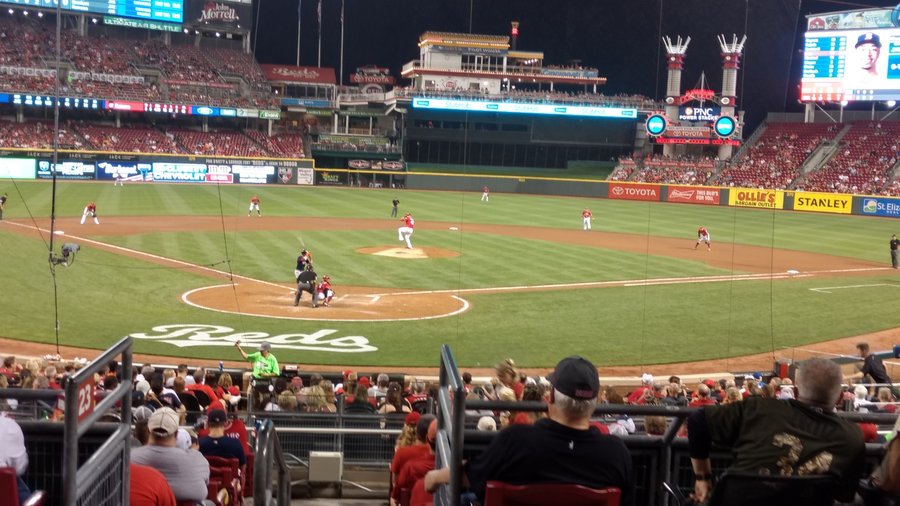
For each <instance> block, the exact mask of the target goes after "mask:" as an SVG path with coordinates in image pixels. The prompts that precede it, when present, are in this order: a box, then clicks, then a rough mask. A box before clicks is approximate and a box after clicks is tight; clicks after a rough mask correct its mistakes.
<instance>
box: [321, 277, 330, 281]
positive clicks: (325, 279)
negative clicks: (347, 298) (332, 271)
mask: <svg viewBox="0 0 900 506" xmlns="http://www.w3.org/2000/svg"><path fill="white" fill-rule="evenodd" d="M322 281H331V276H322Z"/></svg>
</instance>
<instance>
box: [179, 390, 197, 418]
mask: <svg viewBox="0 0 900 506" xmlns="http://www.w3.org/2000/svg"><path fill="white" fill-rule="evenodd" d="M178 400H179V401H181V404H183V405H184V409H185V411H186V417H185V418H186V421H187V424H188V425H193V424H194V423H196V422H197V418H198V417H199V416H200V413H202V412H203V408H201V407H200V401H198V400H197V397H195V396H194V395H192V394H191V393H190V392H182V393H180V394H178Z"/></svg>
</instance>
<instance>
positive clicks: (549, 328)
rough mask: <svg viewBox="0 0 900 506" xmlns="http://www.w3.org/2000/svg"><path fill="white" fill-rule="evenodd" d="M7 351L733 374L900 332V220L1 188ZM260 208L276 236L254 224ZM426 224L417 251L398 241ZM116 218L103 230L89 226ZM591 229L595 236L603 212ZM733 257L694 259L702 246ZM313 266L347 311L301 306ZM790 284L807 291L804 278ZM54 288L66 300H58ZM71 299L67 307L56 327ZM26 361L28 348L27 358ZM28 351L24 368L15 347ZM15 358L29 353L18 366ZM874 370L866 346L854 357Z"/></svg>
mask: <svg viewBox="0 0 900 506" xmlns="http://www.w3.org/2000/svg"><path fill="white" fill-rule="evenodd" d="M3 192H8V193H9V201H8V202H7V205H6V210H5V212H4V215H3V221H2V222H0V284H2V293H3V296H2V300H0V336H2V337H5V338H9V339H12V340H16V341H28V342H34V343H52V344H55V343H56V332H55V330H54V321H55V320H56V319H58V322H59V343H60V344H61V345H66V346H76V347H81V348H92V349H104V348H106V347H108V346H109V345H110V344H112V343H114V342H115V341H117V340H118V339H120V338H121V337H123V336H125V335H129V334H130V335H132V336H134V338H135V351H136V352H138V353H144V354H153V355H163V356H169V357H184V358H196V359H204V360H216V361H217V360H220V359H222V358H225V359H232V360H234V359H236V358H238V357H237V354H236V352H235V351H234V350H233V349H232V348H231V347H230V346H231V345H232V344H233V342H234V340H236V339H241V340H242V341H243V342H245V343H253V342H259V341H263V340H265V341H269V342H271V343H272V344H273V348H274V349H273V351H274V352H275V354H276V356H277V357H278V358H279V360H280V361H281V362H282V363H299V364H321V365H341V366H357V367H359V366H372V367H382V366H383V367H403V366H428V367H434V366H436V365H437V363H438V353H439V346H440V345H441V344H443V343H448V344H450V345H451V346H452V347H453V350H454V354H455V356H456V359H457V361H458V363H460V364H461V365H462V366H464V367H478V366H487V365H490V364H493V363H495V362H496V361H497V360H499V359H501V358H503V357H506V356H512V357H515V359H516V361H517V363H518V364H519V365H521V366H525V367H537V368H540V367H550V366H552V365H553V364H555V363H556V362H557V361H558V360H559V359H560V358H561V357H564V356H566V355H570V354H573V353H578V354H582V355H585V356H587V357H589V358H591V359H592V360H594V361H595V362H596V363H597V364H598V365H599V366H601V367H603V366H625V365H629V366H643V365H645V364H668V363H676V362H697V361H702V360H711V359H727V358H732V357H742V356H746V355H751V354H758V353H770V352H772V351H773V350H776V349H781V348H791V347H803V346H808V345H812V344H814V343H822V342H826V341H832V340H836V339H841V338H848V337H854V336H861V335H865V334H870V333H873V332H879V331H884V330H886V329H895V328H898V327H900V311H897V300H898V296H900V277H898V272H897V271H895V270H893V269H891V268H890V261H889V260H890V258H889V254H888V239H889V237H890V235H891V233H894V232H896V231H897V229H898V228H900V227H898V224H897V222H896V221H894V220H891V219H888V218H873V217H856V216H837V215H821V214H811V213H800V212H788V211H771V210H756V209H744V208H732V207H719V206H692V205H684V204H668V203H646V202H625V201H613V200H600V199H584V198H571V197H551V196H526V195H511V194H499V193H493V194H491V198H490V202H488V203H484V202H480V197H481V193H480V192H477V193H475V192H473V193H459V192H432V191H412V190H388V189H349V188H326V187H289V186H266V187H251V186H237V185H234V186H232V185H223V186H213V185H177V184H158V183H157V184H127V185H126V186H125V187H124V188H116V187H114V186H113V184H112V183H105V184H103V183H83V182H60V183H59V184H58V187H57V190H56V213H57V222H56V229H57V231H58V233H57V235H55V236H54V241H55V246H56V248H55V249H56V250H57V251H58V250H59V247H60V246H61V245H62V244H63V243H76V244H78V245H79V246H80V247H81V249H80V251H79V252H78V253H77V254H76V256H75V259H74V262H72V263H71V264H70V265H69V266H64V265H59V266H57V267H56V268H55V274H54V271H51V269H50V268H49V267H48V262H47V246H48V243H49V240H50V234H49V222H50V220H49V216H50V212H51V210H50V203H51V200H52V199H51V185H50V184H49V183H48V182H36V181H27V182H23V181H10V180H5V181H2V182H0V193H3ZM254 194H258V195H259V197H260V200H261V206H260V207H261V209H262V216H261V217H257V216H256V214H255V213H254V215H253V216H250V217H248V216H247V206H248V203H249V199H250V197H252V196H253V195H254ZM394 197H396V198H398V199H399V200H400V216H402V215H403V214H404V213H405V212H407V211H409V212H411V213H412V215H413V216H414V217H415V220H416V226H415V233H414V234H413V236H412V243H413V245H414V249H412V250H408V249H406V248H405V246H404V244H403V243H401V242H400V241H399V240H398V236H397V228H398V227H399V226H400V222H399V219H398V218H399V217H398V218H391V217H390V210H391V200H392V199H393V198H394ZM91 200H93V201H95V202H96V203H97V211H98V216H99V220H100V224H99V225H95V224H94V223H92V222H91V220H87V221H86V222H85V224H83V225H82V224H80V223H79V222H80V219H81V213H82V209H83V208H84V206H85V204H86V203H87V202H89V201H91ZM585 207H589V208H591V210H592V211H593V214H594V216H595V221H594V223H593V230H591V231H583V230H582V220H581V211H582V209H584V208H585ZM700 225H703V226H705V227H707V228H708V229H709V231H710V234H711V238H712V250H711V251H706V249H705V247H702V246H701V248H699V249H697V250H694V243H695V239H696V231H697V228H698V226H700ZM303 248H306V249H308V250H310V251H311V252H312V254H313V261H314V265H315V270H316V272H317V273H318V275H319V277H320V278H321V276H323V275H326V274H327V275H330V276H331V280H332V284H333V287H334V289H335V291H336V293H337V296H336V298H335V300H334V301H333V303H332V305H331V306H330V307H319V308H315V309H314V308H312V307H311V304H310V302H311V301H310V299H309V295H308V294H307V295H305V297H304V299H303V300H302V301H301V304H300V305H299V306H298V307H294V305H293V298H294V296H293V289H294V283H293V270H294V263H295V259H296V257H297V255H298V253H299V251H300V250H301V249H303ZM789 271H790V272H789ZM54 277H55V282H56V292H55V293H56V295H54V283H53V281H54ZM54 297H56V298H57V300H58V315H57V314H55V305H54ZM6 342H9V341H6ZM13 348H15V346H13ZM10 351H13V352H15V349H13V350H10ZM846 351H847V352H848V353H850V352H852V346H850V347H848V349H847V350H846Z"/></svg>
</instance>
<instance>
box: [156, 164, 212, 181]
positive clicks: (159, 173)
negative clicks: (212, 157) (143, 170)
mask: <svg viewBox="0 0 900 506" xmlns="http://www.w3.org/2000/svg"><path fill="white" fill-rule="evenodd" d="M206 170H207V169H206V164H205V163H169V162H162V163H160V162H157V163H154V164H153V181H162V182H167V183H202V182H205V181H206Z"/></svg>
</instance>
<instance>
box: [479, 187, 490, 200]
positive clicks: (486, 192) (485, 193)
mask: <svg viewBox="0 0 900 506" xmlns="http://www.w3.org/2000/svg"><path fill="white" fill-rule="evenodd" d="M481 201H482V202H490V201H491V189H490V188H488V187H487V186H485V187H484V188H482V189H481Z"/></svg>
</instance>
